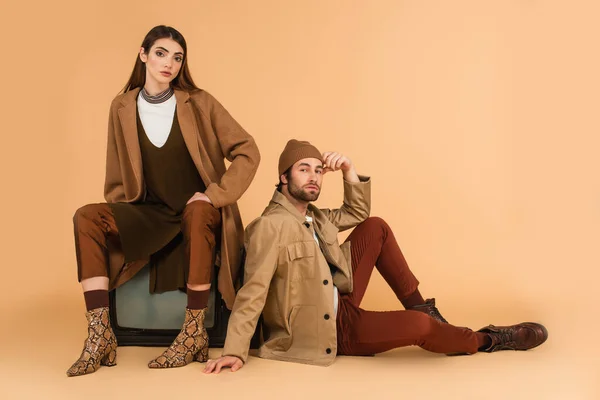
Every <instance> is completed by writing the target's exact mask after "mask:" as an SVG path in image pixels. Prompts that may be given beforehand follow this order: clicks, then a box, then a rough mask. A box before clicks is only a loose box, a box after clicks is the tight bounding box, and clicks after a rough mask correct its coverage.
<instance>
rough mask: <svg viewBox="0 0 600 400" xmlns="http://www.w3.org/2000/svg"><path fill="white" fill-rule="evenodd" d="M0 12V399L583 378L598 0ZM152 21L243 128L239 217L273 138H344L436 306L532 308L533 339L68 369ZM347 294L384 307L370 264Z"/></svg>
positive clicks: (527, 315) (352, 392) (478, 387)
mask: <svg viewBox="0 0 600 400" xmlns="http://www.w3.org/2000/svg"><path fill="white" fill-rule="evenodd" d="M0 9H1V10H2V11H1V12H0V27H1V28H0V29H2V33H3V34H2V46H1V49H2V53H1V54H2V57H0V69H1V75H0V76H1V82H2V87H3V89H4V90H3V94H2V97H3V99H2V107H1V113H2V133H3V135H2V140H3V143H2V146H1V147H0V148H1V150H0V151H1V152H2V153H1V157H0V160H1V161H0V162H1V163H2V164H1V166H0V167H1V168H0V170H1V171H2V177H1V178H2V197H1V199H2V203H1V204H2V211H3V214H2V224H1V226H2V241H1V243H2V290H1V291H0V307H1V318H2V319H1V321H0V324H1V328H0V335H1V336H0V387H4V388H5V389H8V393H9V394H8V395H7V396H8V397H5V395H4V394H3V395H2V396H3V398H49V397H62V398H66V397H69V398H70V397H78V398H80V397H81V396H82V395H85V396H87V397H88V398H105V396H109V398H123V397H128V398H140V397H149V398H156V397H164V396H166V395H167V393H169V391H172V390H177V392H179V393H181V392H183V391H189V393H190V395H193V396H195V397H197V398H209V396H210V398H217V397H216V396H217V395H221V396H228V398H229V396H232V397H231V398H234V397H233V396H235V397H236V398H241V399H245V398H277V397H279V398H304V397H305V396H306V395H310V396H312V397H313V398H325V397H327V398H332V397H333V396H337V397H339V398H366V397H367V396H369V397H372V396H377V395H380V397H381V398H386V399H387V398H390V399H395V398H409V397H415V398H416V397H417V396H418V397H419V398H427V399H429V398H456V399H465V398H473V399H479V398H484V397H485V398H499V399H500V398H506V397H508V396H511V397H512V398H530V399H597V398H600V393H599V392H598V386H597V384H595V383H594V379H596V378H597V377H598V376H599V375H600V374H599V370H598V364H597V360H598V358H597V356H598V353H597V350H595V349H594V348H597V347H598V346H597V344H596V342H597V328H598V323H597V322H596V320H597V318H598V309H597V305H596V301H595V296H594V295H595V294H596V286H597V284H596V281H597V280H598V278H599V274H598V272H597V268H598V266H599V265H600V263H599V257H598V255H597V251H596V249H597V242H598V239H599V237H600V235H599V233H600V232H599V230H600V211H599V210H600V189H599V185H598V176H599V175H598V162H597V153H598V151H599V148H600V139H599V138H598V128H599V127H600V126H599V125H600V122H599V118H598V111H597V110H598V105H599V104H598V103H599V101H598V93H599V92H600V78H599V74H598V71H600V57H599V56H598V38H599V37H600V26H599V25H598V23H597V21H598V17H599V12H600V6H599V5H598V3H597V2H595V1H588V2H585V1H541V0H537V1H536V0H522V1H516V0H514V1H476V0H472V1H416V0H414V1H400V0H396V1H393V0H387V1H384V0H376V1H371V2H367V1H350V0H348V1H341V0H338V1H334V0H328V1H325V0H321V1H318V0H310V1H306V0H305V1H294V2H292V1H276V0H271V1H266V0H261V1H252V2H250V1H241V0H239V1H220V2H216V1H200V0H194V1H172V2H164V1H144V2H141V1H115V0H110V1H92V2H75V1H72V2H69V1H65V0H57V1H53V2H42V1H38V2H23V1H20V2H11V1H4V0H3V1H2V4H1V8H0ZM163 23H164V24H169V25H173V26H175V27H176V28H177V29H179V30H180V31H181V32H182V33H183V34H184V36H185V37H186V39H187V41H188V50H189V63H190V67H191V71H192V75H193V77H194V79H195V80H196V82H197V83H198V84H199V85H200V86H201V87H202V88H204V89H206V90H208V91H209V92H211V93H212V94H213V95H214V96H216V97H217V99H219V100H220V101H221V102H222V103H223V104H224V105H225V107H226V108H227V109H228V110H229V111H230V112H231V113H232V114H233V116H234V117H235V118H236V119H237V120H238V121H239V122H240V123H241V124H242V125H243V126H244V127H245V128H246V129H247V130H248V131H249V132H250V133H251V134H252V135H254V137H255V138H256V140H257V143H258V145H259V147H260V150H261V153H262V156H263V161H262V164H261V166H260V168H259V170H258V173H257V176H256V179H255V181H254V183H253V184H252V186H251V187H250V189H249V190H248V191H247V193H246V194H245V196H244V197H243V199H242V200H241V201H240V207H241V210H242V214H243V218H244V222H245V223H246V224H247V223H249V222H250V221H251V220H252V219H253V218H254V217H256V216H258V215H259V213H260V212H261V211H262V209H263V208H264V206H266V204H267V202H268V200H269V199H270V197H271V195H272V191H273V189H274V184H275V183H276V181H277V177H276V164H277V157H278V155H279V153H280V151H281V149H282V148H283V146H284V145H285V142H286V141H287V140H288V139H290V138H299V139H305V140H310V141H312V142H313V143H314V144H316V145H317V146H318V147H319V148H320V149H321V150H322V151H325V150H337V151H340V152H343V153H344V154H347V155H348V156H349V157H350V158H351V159H352V160H354V162H355V164H356V166H357V168H358V170H359V172H360V173H363V174H368V175H370V176H372V179H373V213H372V214H373V215H377V216H381V217H383V218H385V219H386V220H387V221H388V222H389V223H390V225H391V226H392V228H393V230H394V232H395V233H396V237H397V239H398V240H399V242H400V244H401V247H402V249H403V251H404V253H405V255H406V257H407V258H408V260H409V262H410V264H411V265H412V268H413V270H414V272H415V274H416V275H417V277H418V278H419V279H420V281H421V282H422V284H421V291H422V293H423V294H424V295H425V296H428V297H432V296H433V297H436V299H437V301H438V305H439V307H440V309H441V311H442V313H443V314H444V315H445V316H446V317H447V318H448V319H449V320H451V321H452V322H454V323H456V324H459V325H467V326H471V327H473V328H479V327H480V326H483V325H485V324H488V323H495V324H510V323H515V322H520V321H525V320H533V321H539V322H543V323H544V324H546V326H547V327H548V329H549V332H550V338H549V340H548V342H547V344H546V345H544V346H543V347H541V348H539V349H536V350H534V351H531V352H525V353H514V352H510V353H509V352H503V353H499V354H493V355H487V354H478V355H475V356H473V357H463V358H448V357H444V356H438V355H433V354H430V353H427V352H425V351H422V350H420V349H401V350H396V351H392V352H389V353H386V354H383V355H381V356H377V357H374V358H367V359H365V358H347V357H345V358H340V359H338V361H337V362H336V364H334V366H332V367H330V368H327V369H322V368H317V367H307V366H301V365H293V364H287V363H278V362H270V361H265V360H259V359H256V358H252V359H251V362H250V363H249V364H248V365H247V367H245V368H244V369H243V370H241V371H240V372H239V373H237V374H224V375H220V376H218V377H215V376H212V377H207V376H204V375H202V374H201V373H200V371H201V368H202V367H201V366H200V365H199V364H195V365H193V366H188V367H186V368H183V369H178V370H172V371H149V370H148V369H147V368H146V367H145V363H146V362H147V360H149V359H150V358H152V357H153V356H154V355H156V354H158V352H159V351H160V349H156V348H150V349H148V348H145V349H141V348H121V349H120V350H119V365H118V366H117V367H116V368H112V369H109V368H103V369H101V370H100V371H99V372H98V373H96V374H93V375H90V376H86V377H82V378H76V379H67V378H66V375H65V374H64V372H65V370H66V369H67V368H68V367H69V365H70V364H71V363H72V362H73V361H74V360H75V359H76V357H77V355H78V354H79V351H80V349H81V342H82V340H83V338H84V337H85V320H84V315H83V314H84V304H83V299H82V296H81V293H80V288H79V286H78V284H77V282H76V273H75V256H74V245H73V237H72V235H73V233H72V229H73V228H72V221H71V218H72V215H73V213H74V212H75V210H76V209H77V208H78V207H79V206H81V205H84V204H86V203H90V202H97V201H102V185H103V178H104V161H105V145H106V125H107V117H108V108H109V104H110V101H111V99H112V98H113V97H114V96H115V95H116V94H117V92H118V91H119V89H120V88H121V87H122V86H123V85H124V84H125V82H126V79H127V78H128V75H129V73H130V71H131V68H132V67H133V63H134V59H135V55H136V52H137V50H138V46H139V44H140V43H141V41H142V39H143V36H144V35H145V33H146V32H147V31H148V30H149V29H150V28H151V27H152V26H154V25H157V24H163ZM341 189H342V186H341V176H339V175H337V176H335V175H328V176H326V181H325V193H324V194H323V196H322V197H321V199H320V200H319V202H318V204H319V205H322V206H327V207H330V206H336V205H338V204H339V203H340V201H341ZM343 237H345V235H344V236H343ZM343 237H342V238H343ZM363 306H364V307H365V308H370V309H378V310H379V309H381V310H383V309H391V308H397V307H398V304H397V301H396V300H395V298H394V296H393V293H392V292H391V291H390V290H389V289H388V288H387V287H386V286H385V284H384V282H383V280H382V279H381V278H380V277H379V276H378V275H377V276H374V278H373V280H372V285H371V287H370V288H369V290H368V292H367V295H366V297H365V300H364V303H363ZM594 328H595V329H594ZM218 354H219V351H218V350H213V351H212V352H211V355H212V356H213V357H215V356H217V355H218ZM301 382H302V383H301ZM67 392H70V394H67Z"/></svg>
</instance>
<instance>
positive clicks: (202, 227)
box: [73, 201, 221, 285]
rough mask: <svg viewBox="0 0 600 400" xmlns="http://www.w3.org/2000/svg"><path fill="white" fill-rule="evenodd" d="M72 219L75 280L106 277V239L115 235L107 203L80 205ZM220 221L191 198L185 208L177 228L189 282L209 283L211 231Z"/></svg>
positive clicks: (212, 209) (209, 206) (211, 253)
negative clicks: (75, 261) (179, 228)
mask: <svg viewBox="0 0 600 400" xmlns="http://www.w3.org/2000/svg"><path fill="white" fill-rule="evenodd" d="M73 222H74V225H75V250H76V254H77V268H78V272H79V273H78V277H79V281H82V280H84V279H88V278H93V277H98V276H108V246H107V242H108V241H109V240H118V238H119V231H118V229H117V225H116V223H115V217H114V215H113V213H112V211H111V209H110V206H109V205H108V204H106V203H100V204H88V205H86V206H83V207H81V208H80V209H78V210H77V212H76V213H75V216H74V218H73ZM220 223H221V215H220V213H219V212H218V211H217V212H215V208H214V207H213V206H212V205H211V204H208V203H206V202H204V201H194V202H192V203H190V204H188V205H187V206H186V207H185V209H184V211H183V220H182V223H181V231H182V232H183V237H184V242H185V249H186V253H187V255H188V257H189V260H190V264H189V277H188V283H189V284H193V285H202V284H208V283H211V273H212V270H213V252H214V249H215V243H216V241H215V232H216V231H217V229H218V227H219V226H220Z"/></svg>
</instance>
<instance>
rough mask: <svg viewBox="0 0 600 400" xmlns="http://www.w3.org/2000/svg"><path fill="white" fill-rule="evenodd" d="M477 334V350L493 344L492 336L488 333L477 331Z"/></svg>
mask: <svg viewBox="0 0 600 400" xmlns="http://www.w3.org/2000/svg"><path fill="white" fill-rule="evenodd" d="M475 335H477V350H479V351H481V350H483V349H487V348H488V347H490V346H491V345H492V338H490V335H488V334H487V333H483V332H475Z"/></svg>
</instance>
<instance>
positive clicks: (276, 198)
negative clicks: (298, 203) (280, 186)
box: [271, 189, 311, 224]
mask: <svg viewBox="0 0 600 400" xmlns="http://www.w3.org/2000/svg"><path fill="white" fill-rule="evenodd" d="M271 202H273V203H276V204H279V205H280V206H282V207H283V208H285V209H286V210H287V211H288V212H289V213H290V214H292V215H293V216H294V217H295V218H296V219H297V220H298V221H299V222H300V223H302V224H303V223H305V222H306V217H305V216H304V215H302V214H300V211H298V209H297V208H296V207H295V206H294V205H293V204H292V203H291V202H290V201H289V200H288V199H287V197H285V196H284V195H283V194H282V193H281V192H279V191H278V190H277V189H275V193H273V198H272V199H271ZM309 209H310V204H309ZM310 214H311V213H310V212H309V213H307V215H309V216H310Z"/></svg>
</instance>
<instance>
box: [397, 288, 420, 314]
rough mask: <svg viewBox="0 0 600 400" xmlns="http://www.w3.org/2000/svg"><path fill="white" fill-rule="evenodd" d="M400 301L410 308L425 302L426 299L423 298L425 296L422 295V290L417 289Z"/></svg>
mask: <svg viewBox="0 0 600 400" xmlns="http://www.w3.org/2000/svg"><path fill="white" fill-rule="evenodd" d="M400 302H401V303H402V305H403V306H404V308H406V309H407V310H408V309H409V308H411V307H414V306H418V305H420V304H425V299H423V296H421V292H419V289H417V290H415V291H414V292H413V293H412V294H410V295H408V296H407V297H405V298H404V299H402V300H400Z"/></svg>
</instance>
